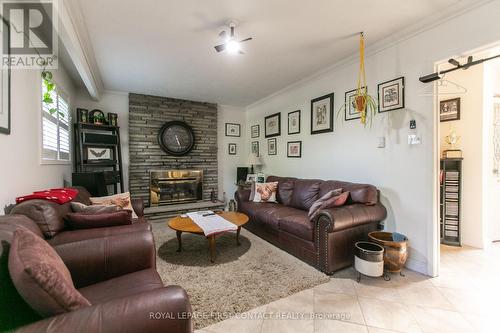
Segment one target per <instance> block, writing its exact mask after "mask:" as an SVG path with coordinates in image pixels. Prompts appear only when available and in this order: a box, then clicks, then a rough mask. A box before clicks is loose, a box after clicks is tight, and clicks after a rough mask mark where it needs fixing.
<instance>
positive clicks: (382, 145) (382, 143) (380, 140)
mask: <svg viewBox="0 0 500 333" xmlns="http://www.w3.org/2000/svg"><path fill="white" fill-rule="evenodd" d="M377 140H378V143H377V148H385V137H384V136H380V137H378V138H377Z"/></svg>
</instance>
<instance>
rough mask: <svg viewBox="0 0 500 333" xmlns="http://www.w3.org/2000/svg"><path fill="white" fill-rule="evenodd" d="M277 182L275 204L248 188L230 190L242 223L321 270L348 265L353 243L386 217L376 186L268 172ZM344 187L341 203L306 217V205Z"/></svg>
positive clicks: (327, 271)
mask: <svg viewBox="0 0 500 333" xmlns="http://www.w3.org/2000/svg"><path fill="white" fill-rule="evenodd" d="M267 182H278V190H277V201H278V203H255V202H250V201H249V197H250V190H248V189H247V190H238V191H237V192H236V194H235V198H236V201H237V203H238V211H240V212H242V213H245V214H247V215H248V216H249V218H250V221H249V223H247V224H246V225H245V228H246V229H248V230H250V231H251V232H253V233H254V234H256V235H258V236H260V237H261V238H263V239H265V240H267V241H269V242H270V243H272V244H274V245H276V246H278V247H279V248H281V249H283V250H285V251H287V252H289V253H290V254H292V255H294V256H296V257H298V258H299V259H301V260H303V261H305V262H306V263H308V264H310V265H312V266H314V267H316V268H317V269H319V270H321V271H322V272H324V273H326V274H333V273H334V272H335V271H338V270H340V269H342V268H345V267H348V266H350V265H352V262H353V260H354V243H355V242H357V241H359V240H363V239H366V238H367V235H368V233H369V232H370V231H373V230H376V229H377V228H378V225H379V223H380V222H381V221H382V220H384V219H385V218H386V216H387V211H386V209H385V207H384V206H383V205H382V204H381V203H380V201H379V193H378V190H377V188H376V187H375V186H373V185H367V184H356V183H348V182H342V181H335V180H328V181H322V180H317V179H298V178H291V177H276V176H269V177H268V178H267ZM338 188H341V189H343V191H344V192H345V191H349V192H350V195H349V199H348V201H347V203H346V205H344V206H341V207H337V208H330V209H325V210H322V211H321V212H320V213H319V215H318V217H317V218H316V219H315V220H313V221H311V220H310V219H309V217H308V211H309V208H311V206H312V205H313V203H314V202H315V201H316V200H318V198H321V197H322V196H323V195H325V194H326V193H327V192H328V191H330V190H334V189H338Z"/></svg>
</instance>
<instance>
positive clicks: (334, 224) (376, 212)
mask: <svg viewBox="0 0 500 333" xmlns="http://www.w3.org/2000/svg"><path fill="white" fill-rule="evenodd" d="M386 217H387V210H386V209H385V207H384V206H383V205H382V204H381V203H377V204H375V205H372V206H367V205H363V204H353V205H347V206H342V207H337V208H328V209H323V210H321V211H320V212H319V214H318V219H319V220H322V221H325V222H327V223H328V224H329V227H328V228H327V231H328V232H334V231H340V230H344V229H348V228H352V227H355V226H358V225H362V224H367V223H371V222H380V221H383V220H384V219H385V218H386Z"/></svg>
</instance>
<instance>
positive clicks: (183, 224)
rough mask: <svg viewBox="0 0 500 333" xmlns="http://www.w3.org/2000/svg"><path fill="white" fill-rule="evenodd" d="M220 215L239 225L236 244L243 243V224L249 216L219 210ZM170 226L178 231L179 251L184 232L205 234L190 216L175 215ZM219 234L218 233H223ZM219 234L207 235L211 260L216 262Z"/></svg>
mask: <svg viewBox="0 0 500 333" xmlns="http://www.w3.org/2000/svg"><path fill="white" fill-rule="evenodd" d="M217 214H218V215H220V216H222V217H223V218H225V219H226V220H228V221H229V222H231V223H233V224H234V225H236V226H237V227H238V229H237V230H236V245H238V246H239V245H241V244H240V231H241V226H243V225H244V224H246V223H247V222H248V216H246V215H245V214H243V213H238V212H218V213H217ZM168 226H169V227H170V228H171V229H173V230H175V231H176V234H177V241H178V242H179V247H178V248H177V252H181V251H182V240H181V235H182V233H183V232H189V233H191V234H196V235H203V230H201V228H200V227H199V226H198V225H197V224H196V223H194V222H193V220H191V219H190V218H189V217H180V216H177V217H174V218H173V219H171V220H170V221H168ZM221 234H222V233H220V234H217V235H221ZM217 235H211V236H208V237H207V240H208V246H209V249H210V261H211V262H214V259H215V236H217Z"/></svg>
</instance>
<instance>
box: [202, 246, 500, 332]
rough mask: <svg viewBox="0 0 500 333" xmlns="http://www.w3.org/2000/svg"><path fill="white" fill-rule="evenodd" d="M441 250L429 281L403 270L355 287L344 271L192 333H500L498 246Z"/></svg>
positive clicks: (349, 273)
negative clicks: (388, 278) (436, 274)
mask: <svg viewBox="0 0 500 333" xmlns="http://www.w3.org/2000/svg"><path fill="white" fill-rule="evenodd" d="M441 249H442V251H441V274H440V276H439V277H437V278H429V277H426V276H423V275H421V274H418V273H415V272H413V271H410V270H405V271H404V273H405V274H406V276H405V277H401V276H399V275H392V279H391V281H388V282H386V281H384V280H382V279H372V278H362V279H361V282H360V283H357V282H356V280H355V272H354V270H352V269H348V270H344V271H341V272H339V273H338V274H336V275H335V276H334V277H333V278H332V279H331V281H330V282H328V283H325V284H322V285H320V286H317V287H315V288H312V289H308V290H304V291H301V292H299V293H297V294H294V295H291V296H289V297H286V298H283V299H280V300H278V301H275V302H272V303H270V304H267V305H264V306H261V307H259V308H256V309H253V310H251V311H248V312H247V313H244V314H242V315H241V318H233V319H228V320H225V321H222V322H219V323H217V324H214V325H212V326H209V327H206V328H204V329H202V330H198V331H196V332H197V333H232V332H238V333H244V332H249V333H250V332H251V333H258V332H261V333H268V332H269V333H270V332H272V333H279V332H287V333H293V332H297V333H308V332H310V333H323V332H349V333H351V332H352V333H356V332H364V333H382V332H424V333H427V332H428V333H431V332H436V333H447V332H454V333H455V332H474V333H477V332H500V324H497V323H498V322H499V320H498V319H497V318H496V317H499V316H500V311H499V307H498V305H499V301H498V300H500V297H499V296H500V280H499V278H498V277H499V273H500V244H494V245H493V246H491V248H489V249H487V250H477V249H472V248H467V247H464V248H454V247H448V246H442V247H441ZM311 314H314V315H311ZM331 316H334V318H332V317H331Z"/></svg>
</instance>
